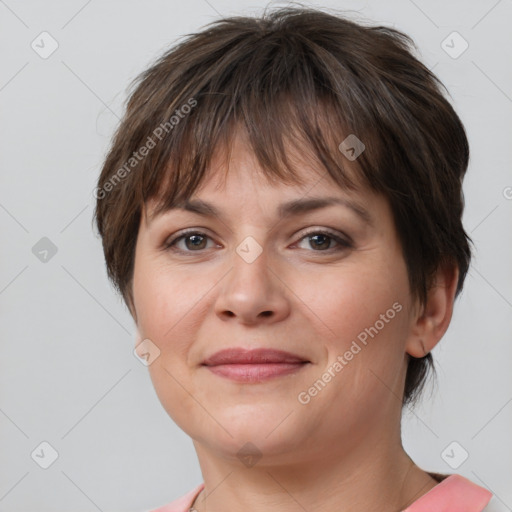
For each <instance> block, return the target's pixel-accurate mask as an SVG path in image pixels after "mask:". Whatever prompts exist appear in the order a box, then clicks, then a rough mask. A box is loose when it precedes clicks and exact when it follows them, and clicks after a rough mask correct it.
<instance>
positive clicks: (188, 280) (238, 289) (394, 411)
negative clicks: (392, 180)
mask: <svg viewBox="0 0 512 512" xmlns="http://www.w3.org/2000/svg"><path fill="white" fill-rule="evenodd" d="M245 148H246V147H245V146H244V145H243V143H242V142H237V143H236V144H235V145H234V147H233V151H232V154H231V160H230V167H229V174H228V176H227V179H226V181H225V182H223V181H222V179H221V177H222V176H223V174H224V169H220V167H215V166H212V168H211V169H216V171H217V172H212V173H211V174H210V175H209V176H208V177H207V179H206V180H205V181H204V182H203V183H202V186H201V187H200V188H199V189H197V190H196V192H195V193H194V195H193V196H192V198H191V201H192V200H201V201H204V202H207V203H209V204H210V205H212V207H213V208H215V210H217V212H218V215H219V216H218V217H217V216H214V215H211V214H208V215H207V214H204V213H203V214H201V213H197V212H192V211H187V210H184V209H172V210H169V211H167V212H166V213H164V214H163V215H161V216H158V217H156V218H154V219H152V220H151V221H150V220H149V218H148V216H147V213H148V212H145V213H144V217H143V219H142V222H141V225H140V230H139V234H138V239H137V245H136V255H135V267H134V281H133V295H134V307H135V316H136V322H137V327H138V330H139V336H140V339H139V340H138V342H139V341H140V340H145V339H148V340H150V342H151V343H152V344H153V345H152V347H153V348H155V347H154V346H156V347H158V350H159V351H160V353H159V356H158V357H156V359H154V361H152V362H151V364H150V365H149V371H150V374H151V379H152V381H153V384H154V386H155V389H156V392H157V394H158V397H159V399H160V401H161V403H162V405H163V406H164V408H165V409H166V411H167V412H168V414H169V415H170V416H171V417H172V418H173V420H174V421H175V422H176V423H177V424H178V425H179V426H180V427H181V428H182V429H183V430H184V431H185V432H186V433H187V434H189V435H190V436H191V437H192V438H193V440H194V442H195V443H199V444H200V445H201V446H202V447H204V448H206V449H210V450H213V451H214V452H215V453H217V454H218V455H221V456H223V457H234V456H236V454H237V453H238V451H239V450H240V449H241V448H242V447H243V446H244V445H246V443H248V442H250V443H252V445H254V446H255V447H257V451H259V452H261V454H263V456H267V457H270V456H272V457H274V460H276V461H277V460H280V461H285V460H287V458H288V457H290V458H291V459H293V460H296V459H297V457H304V458H306V457H308V456H311V457H313V456H314V457H328V456H331V455H332V456H339V454H340V453H341V452H345V451H346V452H348V451H349V450H350V449H351V447H352V446H353V445H354V442H356V441H357V439H365V440H368V439H372V438H373V439H375V440H379V439H380V440H382V439H386V438H387V437H388V436H393V434H392V433H393V432H395V430H396V429H397V428H398V424H399V419H400V411H401V397H402V393H403V387H404V378H405V370H406V363H407V360H406V342H407V339H408V336H409V334H410V331H411V325H412V321H413V320H412V314H411V311H412V309H411V296H410V293H409V285H408V279H407V272H406V266H405V262H404V259H403V256H402V252H401V247H400V245H399V241H398V239H397V234H396V231H395V227H394V223H393V219H392V217H391V211H390V208H389V205H388V203H387V201H386V200H385V199H384V198H383V197H382V196H378V195H375V194H373V193H371V192H369V191H361V192H358V193H355V192H352V193H349V192H348V191H346V190H342V189H341V188H339V187H338V186H337V185H336V184H334V183H333V182H332V181H331V180H330V178H329V176H328V175H327V174H326V173H324V172H323V171H320V170H319V169H315V168H312V167H311V166H307V165H303V166H302V167H301V172H302V173H303V174H302V176H303V177H304V178H305V179H306V185H303V186H299V185H289V184H288V185H285V184H281V183H277V182H276V183H273V184H270V183H268V182H267V181H266V179H265V178H264V176H263V175H262V174H261V173H260V170H259V166H258V164H257V161H256V160H255V159H254V157H253V156H252V155H251V153H249V152H247V151H246V149H245ZM214 163H215V162H214ZM218 165H220V164H218ZM219 169H220V170H221V172H220V173H219V172H218V170H219ZM326 198H335V199H338V200H340V202H339V203H337V202H332V203H331V204H329V205H328V206H323V207H319V208H314V209H309V208H300V207H296V208H295V209H288V213H286V214H285V213H284V210H283V212H281V213H280V208H284V206H285V205H287V204H289V203H290V202H294V201H297V204H300V202H303V201H311V200H312V199H321V200H325V199H326ZM304 204H306V205H307V203H304ZM350 205H353V206H354V205H355V209H354V208H352V207H351V206H350ZM148 209H149V214H151V203H150V204H149V205H148ZM357 210H359V213H358V211H357ZM361 212H366V213H365V214H364V213H361ZM365 217H366V218H365ZM185 229H186V230H191V231H193V233H188V236H184V237H182V238H178V237H180V235H182V234H183V231H184V230H185ZM306 235H307V236H306ZM176 238H178V239H177V240H176V241H175V243H173V244H172V241H173V239H176ZM166 244H168V245H169V246H168V248H165V247H166ZM171 244H172V245H171ZM147 343H148V342H146V344H147ZM146 347H147V345H146ZM227 348H242V349H255V348H266V349H277V350H283V351H286V352H290V353H292V354H295V355H297V356H299V358H300V360H303V361H307V362H305V363H301V364H295V365H288V366H284V365H281V366H277V365H275V364H274V365H273V366H267V367H266V368H267V369H269V368H270V369H272V368H274V369H275V368H281V369H283V371H282V372H281V373H280V374H279V373H278V374H277V375H274V376H273V377H268V378H262V379H258V378H257V377H254V373H255V370H254V369H255V368H256V367H255V366H253V367H252V368H253V370H254V371H253V372H252V373H251V368H250V367H249V366H248V365H246V366H243V367H242V366H238V368H239V369H240V368H241V369H242V371H243V368H249V371H248V372H247V374H248V375H252V376H253V377H252V380H245V381H244V380H236V379H234V378H230V377H227V376H225V375H223V374H221V373H219V371H221V370H222V369H227V370H228V371H229V369H230V368H231V369H232V368H233V365H231V366H224V367H223V368H221V367H220V366H217V367H215V366H205V365H204V364H203V362H204V361H205V360H206V359H207V358H209V357H211V356H212V355H213V354H215V353H216V352H218V351H220V350H223V349H227ZM157 352H158V351H157ZM260 368H261V367H260ZM284 369H287V370H288V371H287V372H285V371H284ZM247 446H249V445H247ZM247 446H246V447H245V448H244V449H247ZM369 446H370V445H369ZM369 449H370V448H369ZM242 453H243V450H242ZM291 459H290V460H291Z"/></svg>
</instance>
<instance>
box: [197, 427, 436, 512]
mask: <svg viewBox="0 0 512 512" xmlns="http://www.w3.org/2000/svg"><path fill="white" fill-rule="evenodd" d="M398 441H399V442H398V446H397V444H396V442H395V443H386V442H385V440H384V438H383V436H375V438H374V439H373V440H371V439H368V438H365V440H364V443H357V442H355V443H351V446H349V447H343V446H338V447H332V446H331V447H329V448H330V449H329V450H328V453H327V452H326V453H322V454H321V456H318V451H317V450H318V447H317V446H316V447H315V448H316V451H315V450H313V451H312V453H316V457H315V458H313V457H308V453H307V451H306V450H304V451H302V454H301V450H300V449H297V450H296V451H295V452H294V453H293V454H292V455H293V463H291V462H290V460H287V458H286V456H282V457H277V456H272V457H269V456H263V457H262V458H261V459H260V460H259V461H258V462H257V463H256V464H255V465H254V466H251V467H245V466H244V465H243V464H241V463H240V460H239V459H238V458H237V457H236V456H233V457H229V456H226V454H225V453H224V454H219V453H215V452H213V451H212V450H211V449H209V448H208V447H206V446H204V445H202V444H200V443H198V442H196V441H194V445H195V448H196V451H197V455H198V458H199V463H200V466H201V471H202V474H203V478H204V483H205V487H204V490H203V492H202V493H201V495H200V496H198V499H197V500H196V502H195V503H194V508H195V509H196V510H197V511H198V512H206V511H208V512H221V511H222V512H234V511H235V510H244V511H245V512H263V511H265V512H273V511H276V512H277V511H279V512H288V511H290V512H292V511H293V512H296V511H297V510H299V508H301V509H303V510H315V512H324V511H325V512H327V511H332V510H340V509H341V510H343V511H344V512H360V511H361V510H364V511H365V512H369V511H375V512H377V511H378V512H398V511H401V510H403V509H405V508H406V507H407V506H409V505H410V504H411V503H413V502H414V501H416V500H417V499H418V498H419V497H421V496H422V495H423V494H425V493H426V492H428V491H429V490H430V489H432V488H433V487H435V485H437V483H438V482H437V481H436V480H434V479H433V478H432V477H431V476H429V474H428V473H426V472H424V471H423V470H421V469H420V468H419V467H418V466H416V465H415V464H414V462H413V461H412V460H411V459H410V457H409V456H408V455H407V454H406V453H405V451H404V450H403V447H402V445H401V442H400V439H398ZM298 457H301V459H300V460H297V458H298Z"/></svg>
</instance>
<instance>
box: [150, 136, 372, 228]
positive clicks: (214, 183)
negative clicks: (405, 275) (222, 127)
mask: <svg viewBox="0 0 512 512" xmlns="http://www.w3.org/2000/svg"><path fill="white" fill-rule="evenodd" d="M283 167H284V168H285V169H286V170H288V172H287V173H286V174H285V175H282V174H281V175H278V173H276V172H272V169H271V170H270V172H269V170H268V169H264V168H262V167H261V165H260V163H259V161H258V158H257V157H256V155H255V154H254V152H253V151H252V149H251V147H250V145H249V144H248V143H247V138H246V136H244V134H243V132H242V133H240V132H238V133H237V135H236V136H235V137H233V139H232V140H230V141H229V145H228V144H226V145H223V146H219V147H218V149H217V150H216V151H215V152H214V154H213V155H212V157H211V159H210V164H209V166H208V168H207V170H206V173H205V175H204V176H203V177H202V179H201V181H200V183H199V184H198V185H197V186H196V187H195V189H194V190H193V192H192V193H191V194H188V197H184V196H182V197H180V198H175V199H174V198H173V199H172V200H169V198H166V197H164V196H163V195H160V196H158V197H155V198H151V199H150V200H148V201H147V202H146V205H145V210H147V214H148V219H149V220H150V221H151V220H152V219H153V218H154V217H155V216H160V215H162V214H165V213H167V212H168V211H169V210H171V209H173V208H178V209H186V210H189V211H194V212H196V213H200V214H206V215H208V214H211V215H212V216H218V213H219V212H218V210H217V209H216V208H215V207H212V206H211V205H212V203H216V204H217V205H219V207H220V208H222V206H223V204H226V203H235V202H238V203H239V205H243V206H247V205H248V204H249V203H251V202H254V200H255V198H258V200H261V202H264V204H262V205H261V206H262V207H264V206H268V207H269V208H271V209H273V208H274V205H275V204H277V203H280V206H279V209H278V214H279V216H282V215H287V214H291V213H301V212H302V211H304V210H306V209H308V208H309V209H314V208H315V207H321V206H324V205H327V204H334V203H336V202H339V203H343V204H345V205H346V206H350V207H352V208H353V209H354V210H355V211H356V212H358V213H359V214H360V215H361V216H362V217H365V215H364V203H366V202H368V201H369V200H371V195H372V193H371V192H370V190H369V189H368V187H367V186H364V185H363V184H362V183H361V179H360V176H359V174H358V173H357V172H356V170H355V169H354V168H353V167H352V166H350V165H346V164H345V165H344V167H343V173H344V174H345V175H348V176H349V179H350V180H351V181H352V183H353V184H354V185H353V186H351V187H350V188H349V187H347V186H342V185H341V184H339V183H337V182H336V181H335V180H334V179H333V178H332V176H331V175H330V174H329V172H328V171H327V170H326V168H325V167H324V166H323V165H322V164H321V163H320V162H319V161H318V159H317V157H315V156H314V154H313V153H312V152H311V151H310V150H308V149H307V148H306V147H305V148H304V151H298V150H297V149H292V148H291V147H287V148H286V162H284V166H283ZM290 169H291V170H292V172H289V170H290ZM162 190H163V189H162ZM320 198H321V199H320ZM292 203H293V204H292ZM321 203H325V204H321ZM184 206H185V208H183V207H184ZM365 220H367V221H368V220H369V218H368V217H367V216H366V218H365Z"/></svg>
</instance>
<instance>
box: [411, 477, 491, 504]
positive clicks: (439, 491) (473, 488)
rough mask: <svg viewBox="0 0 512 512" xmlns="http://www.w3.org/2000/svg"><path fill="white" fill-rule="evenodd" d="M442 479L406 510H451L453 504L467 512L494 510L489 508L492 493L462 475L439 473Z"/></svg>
mask: <svg viewBox="0 0 512 512" xmlns="http://www.w3.org/2000/svg"><path fill="white" fill-rule="evenodd" d="M437 476H441V477H443V479H442V481H441V482H440V483H439V484H437V485H436V486H435V487H433V488H432V489H431V490H430V491H428V492H427V493H426V494H424V495H423V496H421V497H420V498H419V499H418V500H416V501H415V502H414V503H412V504H411V505H410V506H409V507H407V508H406V509H405V511H404V512H427V511H431V510H436V512H449V511H451V510H453V506H456V507H457V510H458V509H460V510H462V509H463V510H465V512H493V510H492V509H487V508H486V505H487V504H488V503H489V501H490V499H491V497H492V493H491V492H490V491H488V490H487V489H485V488H484V487H480V486H479V485H477V484H475V483H474V482H472V481H471V480H469V479H468V478H465V477H463V476H462V475H458V474H453V475H449V476H446V475H437Z"/></svg>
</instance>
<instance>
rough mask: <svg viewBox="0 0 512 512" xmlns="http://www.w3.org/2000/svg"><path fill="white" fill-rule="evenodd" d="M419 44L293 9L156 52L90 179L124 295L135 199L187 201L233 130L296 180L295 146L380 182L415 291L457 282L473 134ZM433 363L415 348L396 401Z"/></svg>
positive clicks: (112, 270)
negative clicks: (351, 156) (450, 270)
mask: <svg viewBox="0 0 512 512" xmlns="http://www.w3.org/2000/svg"><path fill="white" fill-rule="evenodd" d="M413 49H414V43H413V42H412V40H411V38H410V37H409V36H407V35H406V34H404V33H402V32H400V31H398V30H396V29H393V28H389V27H384V26H365V25H363V24H362V23H356V22H355V21H352V20H350V19H349V18H348V17H346V16H343V15H340V14H338V15H334V14H329V13H327V12H322V11H319V10H314V9H309V8H291V7H290V8H281V9H276V10H269V11H267V10H265V12H264V14H263V15H262V16H260V17H241V16H239V17H232V18H225V19H220V20H218V21H216V22H214V23H211V24H210V25H208V26H207V27H206V28H204V29H203V30H202V31H200V32H197V33H194V34H188V35H187V37H186V38H185V39H184V40H183V41H181V42H180V43H178V44H176V45H175V46H174V47H172V48H171V49H170V50H169V51H167V52H166V53H165V54H164V55H162V56H161V57H160V58H158V59H157V61H156V62H155V63H154V64H153V65H152V66H151V67H150V68H148V69H147V70H146V71H144V72H143V73H142V74H141V75H140V76H139V77H137V79H136V80H135V81H134V82H133V84H132V91H131V93H130V96H129V99H128V102H127V108H126V113H125V115H124V117H123V119H122V121H121V123H120V125H119V127H118V129H117V132H116V134H115V136H114V138H113V141H112V145H111V148H110V150H109V152H108V154H107V156H106V159H105V162H104V165H103V169H102V171H101V175H100V177H99V180H98V189H97V190H99V191H101V194H98V196H97V203H96V210H95V220H96V223H97V226H98V231H99V233H100V235H101V237H102V242H103V249H104V253H105V258H106V262H107V270H108V275H109V278H110V279H111V280H112V282H113V283H114V285H115V286H116V288H117V289H118V290H119V291H120V292H121V293H122V295H123V297H124V299H125V301H126V303H127V304H128V305H129V306H131V305H132V304H133V296H132V278H133V264H134V254H135V244H136V240H137V233H138V229H139V224H140V220H141V215H142V211H143V208H144V207H145V205H147V203H148V201H149V200H151V199H155V200H157V211H158V209H165V208H168V207H172V206H173V205H175V204H176V203H177V202H180V201H182V200H183V199H188V198H189V197H190V196H191V195H192V194H193V193H194V191H195V190H196V189H197V187H198V186H199V185H200V184H201V182H202V180H203V179H204V177H205V175H206V173H207V171H208V169H209V168H210V164H211V161H212V158H213V156H214V155H215V154H218V152H219V151H221V150H225V155H226V158H227V163H229V146H230V144H232V142H233V140H234V139H235V137H237V136H243V137H245V139H246V140H247V142H248V145H249V147H250V149H251V151H252V152H253V153H254V155H255V157H256V158H257V161H258V163H259V164H260V166H261V168H262V170H263V172H264V173H265V174H266V175H267V176H268V177H269V179H273V180H282V181H283V182H287V183H300V179H299V176H298V173H297V171H296V167H294V165H293V162H292V161H291V158H290V156H291V155H300V157H301V158H304V159H308V160H309V161H311V162H312V163H315V164H316V166H317V167H319V168H320V169H322V170H323V172H324V173H325V174H326V175H328V176H329V177H330V178H332V179H333V180H334V181H335V183H337V184H338V185H339V186H340V187H342V188H345V187H347V188H350V189H353V188H356V187H359V186H365V187H369V188H370V189H372V190H373V191H375V192H377V193H380V194H383V195H384V196H385V197H386V199H387V200H388V201H389V204H390V207H391V211H392V214H393V219H394V222H395V226H396V229H397V233H398V236H399V239H400V242H401V245H402V250H403V254H404V259H405V262H406V264H407V270H408V276H409V282H410V288H411V292H412V294H413V296H414V297H416V298H417V299H418V300H419V302H420V303H421V304H424V303H425V301H426V297H427V293H428V290H429V288H430V286H431V284H432V280H433V277H434V275H435V272H436V271H437V270H438V269H439V267H440V266H442V265H453V266H457V267H458V269H459V280H458V283H457V294H459V293H460V291H461V290H462V286H463V283H464V279H465V276H466V273H467V270H468V267H469V263H470V257H471V250H470V245H469V244H470V242H471V239H470V238H469V236H468V235H467V234H466V232H465V231H464V228H463V225H462V212H463V208H464V198H463V192H462V180H463V177H464V174H465V172H466V169H467V166H468V161H469V146H468V141H467V137H466V134H465V130H464V127H463V125H462V122H461V121H460V119H459V117H458V116H457V114H456V113H455V111H454V110H453V108H452V106H451V105H450V103H449V102H448V100H447V99H446V98H445V97H444V95H443V91H444V90H445V88H444V86H443V85H442V83H441V82H440V81H439V79H438V78H437V77H436V76H435V75H434V74H433V73H432V72H431V71H430V70H429V69H428V68H427V67H426V66H425V65H424V64H422V63H421V62H420V61H419V60H418V59H417V58H416V57H415V56H414V55H413V54H412V50H413ZM349 135H355V136H357V138H358V139H360V140H361V141H362V143H363V144H364V146H365V149H364V151H363V152H362V153H361V154H360V156H359V157H358V158H357V160H355V161H351V162H349V161H348V160H347V158H346V157H345V155H344V154H342V152H341V151H340V149H339V145H340V144H341V143H342V142H343V140H344V139H346V138H347V137H348V136H349ZM143 147H145V148H146V149H147V151H146V152H145V153H146V156H144V158H135V156H134V155H136V154H137V155H138V151H139V150H140V152H141V154H142V149H141V148H143ZM120 169H124V170H125V172H124V173H121V172H120ZM120 174H123V176H124V178H123V179H120V180H118V182H116V184H113V177H114V176H115V175H117V176H120ZM109 184H110V185H111V186H108V185H109ZM428 365H430V367H432V368H433V365H432V357H431V355H430V354H428V355H427V356H426V357H424V358H421V359H415V358H412V357H411V358H410V362H409V368H408V374H407V378H406V389H405V394H404V404H405V403H407V402H409V401H412V400H413V398H414V397H415V396H417V395H418V394H419V391H420V389H421V387H422V385H423V383H424V381H425V376H426V372H427V369H428Z"/></svg>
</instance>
